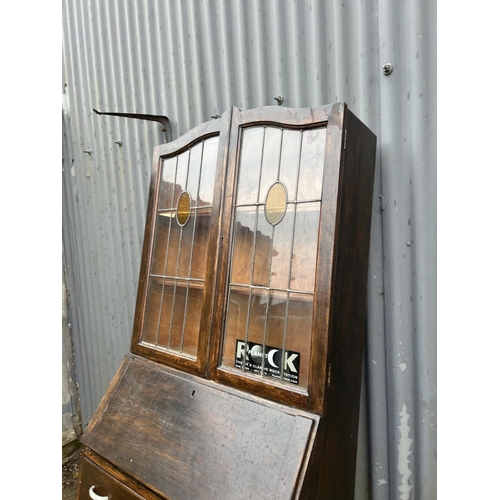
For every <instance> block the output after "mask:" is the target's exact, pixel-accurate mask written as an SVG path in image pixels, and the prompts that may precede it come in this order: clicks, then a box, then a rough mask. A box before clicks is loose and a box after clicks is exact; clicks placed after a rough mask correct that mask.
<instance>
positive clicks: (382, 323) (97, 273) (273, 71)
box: [62, 0, 436, 500]
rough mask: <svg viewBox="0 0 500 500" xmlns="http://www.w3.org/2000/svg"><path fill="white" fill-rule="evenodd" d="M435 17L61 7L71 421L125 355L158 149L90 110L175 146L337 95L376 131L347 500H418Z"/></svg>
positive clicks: (201, 4)
mask: <svg viewBox="0 0 500 500" xmlns="http://www.w3.org/2000/svg"><path fill="white" fill-rule="evenodd" d="M435 19H436V4H435V2H434V1H428V0H419V1H414V2H408V1H406V2H405V1H403V2H400V1H398V0H380V1H379V2H378V3H377V2H368V1H366V0H365V1H363V0H360V1H351V2H347V1H341V0H333V1H330V2H325V1H319V0H311V1H286V2H285V1H278V0H247V1H243V0H233V1H229V0H225V1H224V0H197V1H194V0H189V1H181V0H176V1H173V0H172V1H167V2H166V1H159V0H158V1H155V0H150V1H143V2H136V1H131V0H126V1H125V0H108V1H102V0H101V1H99V0H63V82H62V88H63V158H64V159H63V209H64V212H63V238H64V251H65V259H66V263H67V270H68V289H69V292H70V298H71V310H70V313H71V321H72V331H73V336H74V344H75V353H76V363H77V376H78V382H79V388H80V397H81V405H82V419H83V423H84V424H87V423H88V421H89V419H90V418H91V416H92V414H93V412H94V411H95V409H96V407H97V405H98V403H99V401H100V399H101V397H102V395H103V394H104V392H105V390H106V388H107V387H108V384H109V382H110V380H111V378H112V376H113V375H114V373H115V372H116V370H117V368H118V365H119V363H120V361H121V360H122V358H123V356H124V355H125V353H126V352H127V351H128V350H129V344H130V336H131V331H132V318H133V313H134V307H135V299H136V290H137V283H138V275H139V264H140V258H141V249H142V242H143V231H144V224H145V210H146V203H147V194H148V187H149V186H148V183H149V173H150V161H151V155H152V151H153V147H154V146H155V145H156V144H160V143H162V142H164V135H163V133H162V131H161V130H160V125H159V124H158V123H154V122H142V121H138V120H130V119H125V118H114V117H107V116H97V115H96V114H94V113H93V112H92V109H93V108H96V109H98V110H100V111H118V112H132V113H134V112H135V113H151V114H165V115H167V116H168V117H169V118H170V120H171V123H172V132H173V138H176V137H179V136H180V135H182V134H184V133H185V132H187V131H188V130H190V129H191V128H192V127H194V126H196V125H198V124H199V123H202V122H205V121H207V120H209V119H210V116H211V115H213V114H214V113H218V114H219V115H220V114H222V113H223V112H224V111H225V110H226V109H227V108H228V107H229V106H231V105H235V106H237V107H239V108H240V109H249V108H254V107H258V106H264V105H273V104H276V101H275V100H274V97H275V96H277V95H279V94H281V95H283V96H284V103H283V106H287V107H313V106H319V105H323V104H327V103H331V102H336V101H345V102H346V103H347V104H348V106H349V107H350V109H352V110H353V111H354V113H355V114H356V115H357V116H358V117H359V118H360V119H361V120H363V121H364V122H365V123H366V124H367V125H368V126H369V127H370V128H371V129H372V130H373V131H374V132H375V133H376V134H377V136H378V155H377V166H376V168H377V170H376V185H375V197H374V209H373V224H372V240H371V258H370V274H369V289H368V293H369V307H368V335H367V346H368V348H367V354H366V363H365V375H366V376H365V382H366V383H365V386H364V387H363V399H362V407H361V412H362V414H361V423H360V436H359V450H358V458H359V460H358V474H357V484H356V498H357V499H368V498H370V499H373V500H382V499H391V500H393V499H401V500H410V499H413V500H419V499H422V500H424V499H425V500H428V499H434V498H436V427H435V426H436V21H435ZM386 63H391V64H392V65H393V68H394V69H393V72H392V74H390V75H388V76H386V75H384V74H383V71H382V67H383V66H384V65H385V64H386ZM115 141H122V146H121V147H120V146H119V145H118V144H116V143H115ZM89 149H90V150H91V154H88V153H84V152H83V151H84V150H89Z"/></svg>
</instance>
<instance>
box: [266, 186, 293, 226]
mask: <svg viewBox="0 0 500 500" xmlns="http://www.w3.org/2000/svg"><path fill="white" fill-rule="evenodd" d="M287 201H288V195H287V192H286V187H285V185H284V184H283V183H282V182H280V181H277V182H275V183H274V184H273V185H272V186H271V187H270V188H269V191H268V192H267V197H266V204H265V214H266V219H267V222H269V224H272V225H273V226H275V225H276V224H279V223H280V222H281V221H282V219H283V217H284V216H285V213H286V203H287Z"/></svg>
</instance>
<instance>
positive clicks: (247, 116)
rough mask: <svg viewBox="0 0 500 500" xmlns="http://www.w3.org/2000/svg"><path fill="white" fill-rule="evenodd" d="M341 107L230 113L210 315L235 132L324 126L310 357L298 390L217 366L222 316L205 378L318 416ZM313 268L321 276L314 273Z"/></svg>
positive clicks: (230, 190)
mask: <svg viewBox="0 0 500 500" xmlns="http://www.w3.org/2000/svg"><path fill="white" fill-rule="evenodd" d="M345 109H346V106H345V105H344V104H342V103H338V104H335V105H333V106H324V107H320V108H314V109H310V108H304V109H298V110H296V109H286V108H279V107H265V108H257V109H254V110H249V111H242V112H239V113H237V114H235V116H234V118H233V124H232V127H231V136H230V138H229V159H228V161H229V165H228V180H227V186H226V196H225V200H224V206H223V217H222V221H223V222H222V233H221V234H222V235H223V237H224V238H226V240H227V241H228V244H226V245H225V246H224V247H223V248H222V249H221V257H220V262H219V263H218V268H219V271H220V272H219V276H218V278H219V284H218V286H217V292H216V293H217V295H216V310H217V311H219V312H223V311H225V310H226V299H227V294H228V271H229V262H228V261H229V252H230V248H231V241H230V234H231V227H232V224H233V218H234V197H235V196H236V195H235V190H236V185H237V166H238V159H239V154H240V149H241V135H242V134H241V131H242V129H244V128H248V127H251V126H255V125H275V126H279V127H283V128H289V129H311V128H318V127H322V126H325V125H326V127H327V135H326V151H325V168H324V176H323V193H322V209H321V219H320V236H319V248H318V258H317V264H316V285H315V296H314V312H313V326H312V339H311V343H312V344H311V358H310V364H309V388H308V390H304V389H301V388H295V387H293V386H291V385H290V384H286V385H285V384H282V383H279V382H276V381H274V380H273V379H264V378H256V377H255V376H252V375H245V374H242V373H241V372H238V373H236V372H235V370H232V369H230V368H226V367H222V366H220V360H221V351H222V332H223V331H224V318H223V313H222V314H216V315H215V317H214V328H213V330H214V332H217V334H216V335H214V339H213V346H212V350H211V354H210V376H211V378H213V379H214V380H216V381H217V382H221V383H224V384H228V385H231V386H234V387H238V388H240V389H243V390H245V391H249V392H252V393H254V394H258V395H260V396H262V397H265V398H270V399H273V400H275V401H279V402H282V403H286V404H290V405H293V406H296V407H298V408H303V409H308V410H311V411H313V412H315V413H319V414H321V413H323V411H324V398H325V387H326V385H327V377H328V362H327V357H328V356H327V352H328V339H329V334H330V321H331V309H332V293H333V292H332V282H333V271H334V270H333V267H334V266H333V264H334V261H335V255H334V251H335V249H336V245H335V242H336V237H337V236H338V235H337V215H338V211H339V208H340V207H339V206H338V200H339V198H338V184H339V176H340V170H341V168H340V165H341V161H342V148H341V145H342V141H343V134H344V126H343V120H344V111H345ZM318 269H321V270H322V272H321V273H318Z"/></svg>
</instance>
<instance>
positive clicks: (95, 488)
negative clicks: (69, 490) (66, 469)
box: [76, 456, 160, 500]
mask: <svg viewBox="0 0 500 500" xmlns="http://www.w3.org/2000/svg"><path fill="white" fill-rule="evenodd" d="M78 482H79V484H78V493H77V496H76V498H77V500H105V499H106V500H160V499H159V498H158V497H157V496H155V495H153V494H152V493H149V492H145V496H143V495H140V494H139V493H137V492H136V491H134V490H133V489H131V488H130V487H128V486H127V485H125V484H124V483H122V482H121V481H120V480H119V479H117V478H115V477H114V476H112V475H111V474H109V473H108V472H106V471H105V470H104V469H102V468H101V467H99V466H98V465H97V464H95V463H94V462H92V461H91V460H89V459H88V458H87V457H85V456H82V463H81V467H80V473H79V481H78ZM141 489H142V488H141Z"/></svg>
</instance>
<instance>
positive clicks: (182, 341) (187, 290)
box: [179, 141, 205, 352]
mask: <svg viewBox="0 0 500 500" xmlns="http://www.w3.org/2000/svg"><path fill="white" fill-rule="evenodd" d="M204 149H205V141H203V142H202V143H201V157H200V163H201V164H200V173H199V175H198V185H197V187H196V198H195V199H196V208H195V210H194V220H193V221H192V223H193V239H192V240H191V253H190V255H189V266H188V273H187V277H188V278H191V266H192V264H193V253H194V242H195V240H196V226H197V224H196V221H197V219H198V210H199V207H198V199H199V196H200V179H201V171H202V168H203V151H204ZM204 282H205V281H204V280H203V283H204ZM190 283H191V281H190V280H189V279H188V282H187V289H186V301H185V303H184V318H183V320H182V334H181V347H180V349H179V350H180V352H182V351H183V347H184V332H185V330H186V316H187V309H188V302H189V286H190Z"/></svg>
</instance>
